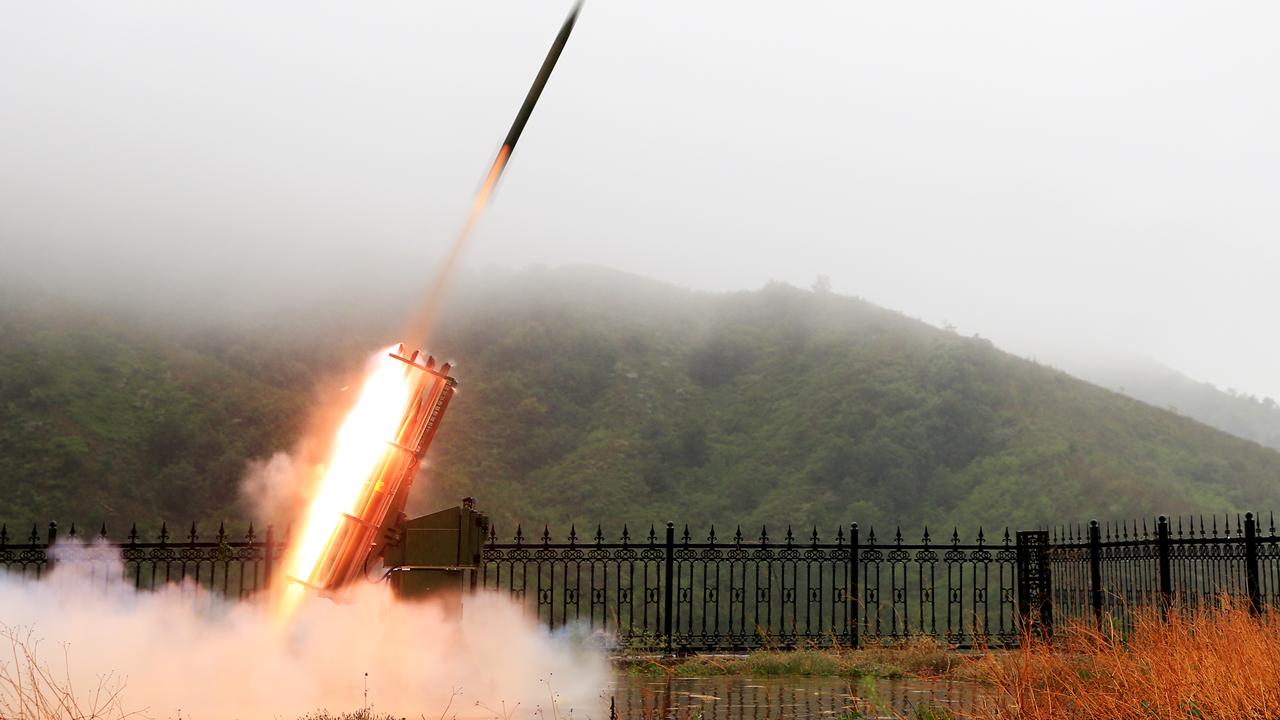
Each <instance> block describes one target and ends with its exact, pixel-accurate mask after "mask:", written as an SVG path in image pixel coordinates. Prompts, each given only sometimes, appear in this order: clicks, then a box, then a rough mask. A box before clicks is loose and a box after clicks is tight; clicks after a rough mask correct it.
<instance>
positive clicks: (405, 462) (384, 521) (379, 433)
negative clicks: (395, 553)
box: [282, 346, 456, 617]
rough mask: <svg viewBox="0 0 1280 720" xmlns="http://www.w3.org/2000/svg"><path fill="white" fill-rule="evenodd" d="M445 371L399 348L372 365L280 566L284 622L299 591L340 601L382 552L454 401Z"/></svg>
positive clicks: (452, 385) (442, 367) (447, 370)
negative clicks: (283, 582)
mask: <svg viewBox="0 0 1280 720" xmlns="http://www.w3.org/2000/svg"><path fill="white" fill-rule="evenodd" d="M448 372H449V365H448V364H445V365H443V366H441V367H440V368H436V367H435V361H434V360H433V359H431V358H427V360H426V361H425V363H420V362H419V361H418V353H416V352H415V353H413V355H410V356H407V357H406V356H405V355H404V346H400V347H399V348H398V349H397V348H388V349H387V351H386V352H384V353H380V354H379V355H378V356H377V357H376V358H375V359H374V366H373V368H372V370H371V372H370V373H369V375H368V377H367V378H366V379H365V381H364V384H363V386H362V387H361V388H360V393H359V396H358V397H357V399H356V403H355V405H354V406H353V407H352V409H351V411H350V412H349V413H347V416H346V418H345V419H344V420H343V422H342V425H341V427H339V429H338V434H337V437H336V438H335V441H334V447H333V450H332V453H331V456H330V461H329V464H328V467H327V468H326V470H325V473H324V476H323V478H321V480H320V484H319V486H318V488H317V492H316V495H315V497H314V498H313V499H312V501H311V504H310V506H309V507H308V509H307V514H306V518H305V519H304V522H303V525H302V532H301V534H300V536H299V538H298V542H297V543H296V546H295V549H294V550H293V551H292V552H291V554H290V556H289V557H288V559H287V560H286V563H285V567H286V568H287V570H286V575H287V577H288V579H289V580H290V581H291V582H290V583H289V585H288V587H287V588H286V590H285V595H284V597H283V598H282V615H283V616H286V617H287V616H288V615H289V614H290V613H291V612H292V611H293V609H294V608H295V607H296V606H297V603H298V601H299V600H300V599H301V595H302V594H303V590H304V588H312V589H315V590H317V591H319V592H321V593H323V594H327V595H331V596H332V595H338V594H340V593H341V592H342V590H343V588H345V587H346V586H347V585H349V584H350V583H351V581H352V580H354V579H356V578H357V577H359V576H360V575H361V574H362V573H363V572H364V571H365V565H366V563H367V562H368V560H370V559H372V558H376V557H377V556H378V555H379V554H380V553H381V551H382V548H383V545H384V542H385V537H386V535H387V533H388V532H389V531H390V530H391V528H392V527H393V526H394V525H395V524H396V523H398V522H399V521H400V519H401V516H402V514H403V512H404V506H405V502H406V500H407V498H408V493H409V489H410V488H411V487H412V485H413V479H414V476H416V475H417V472H418V463H419V461H420V460H421V459H422V456H423V455H424V454H425V453H426V450H427V447H428V446H429V445H430V443H431V439H432V438H433V437H434V436H435V432H436V430H437V429H439V427H440V418H441V416H442V415H443V414H444V411H445V409H446V408H447V407H448V405H449V400H450V399H451V398H452V396H453V392H454V387H455V385H456V383H455V382H454V380H453V378H451V377H449V376H448Z"/></svg>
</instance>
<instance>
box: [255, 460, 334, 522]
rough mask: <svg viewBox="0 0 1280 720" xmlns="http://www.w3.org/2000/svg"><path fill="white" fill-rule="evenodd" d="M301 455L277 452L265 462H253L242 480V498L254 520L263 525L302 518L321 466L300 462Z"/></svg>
mask: <svg viewBox="0 0 1280 720" xmlns="http://www.w3.org/2000/svg"><path fill="white" fill-rule="evenodd" d="M298 455H299V454H298V453H296V452H295V453H287V452H277V453H275V454H273V455H272V456H271V457H269V458H266V459H265V460H251V461H249V463H248V464H247V465H246V466H245V472H244V476H243V477H242V478H241V479H240V496H241V497H242V498H244V501H245V502H244V505H245V507H248V508H250V509H251V511H252V512H253V514H254V516H255V517H254V519H255V520H257V521H259V522H260V523H261V524H263V525H267V524H271V523H273V522H278V521H279V520H280V518H291V517H300V515H301V510H302V508H303V506H304V504H305V503H306V499H307V498H306V496H305V495H304V494H303V492H302V490H303V488H308V487H310V486H311V485H312V484H313V482H312V480H314V478H315V477H316V476H318V474H319V473H318V469H317V468H318V466H316V465H311V464H308V463H306V462H303V461H301V460H298V459H296V458H297V457H298Z"/></svg>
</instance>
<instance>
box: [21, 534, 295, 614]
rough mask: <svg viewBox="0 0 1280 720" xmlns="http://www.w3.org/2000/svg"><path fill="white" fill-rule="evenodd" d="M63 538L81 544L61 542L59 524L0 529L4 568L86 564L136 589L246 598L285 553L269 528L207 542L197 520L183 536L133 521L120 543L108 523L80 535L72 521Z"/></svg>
mask: <svg viewBox="0 0 1280 720" xmlns="http://www.w3.org/2000/svg"><path fill="white" fill-rule="evenodd" d="M65 537H67V538H71V539H78V540H81V541H82V544H76V543H64V544H61V545H58V546H57V547H56V548H55V547H54V546H55V544H56V543H57V541H58V539H59V536H58V525H57V523H49V525H48V528H47V529H46V531H45V532H44V533H41V531H40V529H39V528H38V527H32V528H31V533H30V534H29V535H27V536H26V537H25V540H26V542H15V540H17V539H16V538H13V537H11V536H10V535H9V528H8V526H4V527H0V571H3V572H5V573H8V574H11V575H13V574H16V575H21V576H25V577H30V578H37V579H38V578H40V577H41V576H42V575H44V574H45V573H46V572H48V570H49V568H50V567H51V566H52V565H53V564H55V563H64V562H72V563H76V564H78V565H82V566H84V567H85V569H87V570H88V572H89V573H90V574H91V577H94V578H101V579H102V580H103V581H104V582H107V581H108V580H110V579H112V578H111V575H112V574H114V573H121V576H120V579H122V580H123V581H124V582H126V583H128V584H130V585H132V586H133V587H135V588H137V589H147V590H154V589H156V588H157V587H160V586H163V585H166V584H169V583H184V582H191V583H194V584H196V585H199V586H202V587H204V588H207V589H210V590H213V591H215V592H218V593H220V594H222V595H224V596H226V597H232V598H240V599H247V598H250V597H253V596H256V595H258V593H259V591H261V590H264V589H266V588H267V587H268V585H269V583H270V581H271V577H272V574H273V573H272V566H273V563H274V561H275V560H276V559H277V558H279V557H280V556H281V554H282V553H283V551H284V547H285V542H277V541H276V539H275V531H274V529H273V528H271V527H268V528H267V532H266V536H265V537H262V538H259V537H258V535H257V533H255V532H254V529H253V525H250V526H249V530H248V532H247V533H245V534H244V535H243V536H242V537H233V536H231V535H228V534H227V532H226V529H225V527H224V526H219V527H218V531H217V532H216V533H214V534H213V535H212V536H211V537H210V538H209V539H207V540H204V539H202V538H201V536H200V534H199V533H198V531H197V529H196V526H195V524H192V525H191V529H190V530H189V531H188V532H186V533H184V534H182V535H181V536H174V535H171V533H170V532H169V527H168V525H167V524H162V525H161V526H160V530H159V531H158V532H156V533H155V535H153V536H150V537H148V536H147V535H144V534H143V533H140V532H139V531H138V526H137V525H136V524H135V525H134V526H133V527H132V528H131V529H130V531H129V534H128V535H127V536H126V537H125V538H124V539H123V540H121V541H112V540H110V539H108V537H107V529H106V526H102V528H101V529H100V530H99V531H98V532H97V533H93V534H88V535H86V534H80V533H77V532H76V528H75V526H74V525H72V526H71V528H70V531H69V532H67V533H66V535H65Z"/></svg>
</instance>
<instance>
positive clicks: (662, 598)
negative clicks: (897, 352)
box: [0, 513, 1280, 652]
mask: <svg viewBox="0 0 1280 720" xmlns="http://www.w3.org/2000/svg"><path fill="white" fill-rule="evenodd" d="M66 536H71V537H75V536H76V533H75V529H74V526H73V527H72V530H71V532H69V533H66ZM58 539H59V535H58V528H57V526H56V524H53V523H50V525H49V526H48V528H47V530H46V531H45V532H43V533H42V532H40V531H39V529H38V528H32V531H31V534H30V535H29V536H27V537H26V538H25V540H26V541H25V542H15V538H13V537H11V536H10V534H9V531H8V528H7V527H0V572H4V573H7V574H9V575H14V574H16V575H21V576H25V577H32V578H39V577H41V576H42V575H43V574H44V573H46V572H47V570H48V568H49V567H50V565H51V564H53V563H63V562H76V563H85V564H90V565H92V564H94V563H96V564H97V566H98V568H100V570H101V572H103V573H106V572H108V568H110V567H114V568H116V569H115V572H122V573H123V578H124V580H125V581H126V582H128V583H130V584H132V585H133V586H134V587H136V588H139V589H155V588H157V587H160V586H163V585H165V584H167V583H173V582H182V581H187V582H193V583H195V584H197V585H200V586H203V587H206V588H209V589H212V590H214V591H216V592H217V593H219V594H222V595H224V596H226V597H232V598H241V599H249V598H253V597H256V596H260V595H261V594H262V591H263V590H265V589H267V588H268V587H269V585H270V583H271V579H272V576H273V574H274V570H275V566H276V565H277V564H278V559H279V558H280V557H281V556H282V555H283V553H284V551H285V549H286V546H287V538H286V539H283V540H278V539H277V538H276V537H275V532H274V530H273V529H272V528H268V529H267V531H266V533H265V536H264V537H259V536H257V535H256V534H255V532H254V530H253V528H252V526H250V529H249V532H248V533H247V534H246V535H244V536H242V537H234V538H233V537H232V536H230V535H228V534H227V533H226V532H225V530H224V529H223V528H221V527H220V528H219V529H218V531H217V533H215V534H214V535H212V536H211V537H209V538H208V539H202V538H201V536H200V535H199V534H198V533H197V531H196V528H195V526H194V525H192V526H191V529H190V531H189V532H186V533H184V534H182V535H181V537H174V536H172V535H171V533H170V532H169V530H168V527H167V525H162V526H161V528H160V531H159V532H158V533H156V534H154V535H149V536H145V537H144V535H142V534H140V533H139V532H138V530H137V527H136V526H134V528H133V529H132V530H131V532H130V533H129V535H128V536H127V537H126V538H125V539H124V540H121V541H116V542H110V541H107V539H106V529H105V528H103V529H102V530H101V531H100V532H99V533H97V534H96V535H94V536H93V537H85V536H84V535H80V536H79V539H81V540H86V541H91V540H94V539H97V540H99V541H100V542H99V543H98V544H99V545H101V544H106V545H107V546H108V547H109V548H111V549H112V550H114V551H116V552H118V555H113V554H112V551H111V550H108V556H107V557H104V556H103V554H102V552H101V551H99V552H96V553H95V552H87V551H84V550H81V551H77V550H76V549H75V546H74V545H71V546H68V545H62V546H60V547H59V548H57V549H54V545H55V543H56V542H57V541H58ZM86 547H88V546H86ZM121 567H122V568H123V570H120V568H121ZM474 577H475V586H477V587H479V588H483V589H484V590H488V591H492V592H499V593H505V594H507V595H509V596H510V597H512V598H513V599H515V600H516V601H517V602H520V603H522V604H524V605H525V607H526V608H527V610H528V611H529V613H530V614H531V615H532V616H533V617H536V618H537V620H538V621H539V622H541V623H543V624H545V625H546V626H547V627H549V628H552V629H558V628H561V627H566V626H573V627H575V628H579V629H581V630H583V631H586V632H591V633H598V634H599V635H600V636H601V637H602V638H603V639H604V640H605V642H607V643H609V644H610V645H612V646H614V647H618V648H621V649H635V650H655V651H668V652H707V651H738V650H749V649H754V648H762V647H796V646H801V645H819V646H831V645H849V646H860V645H873V644H881V643H891V642H897V641H902V640H906V639H910V638H913V637H922V636H927V637H934V638H937V639H939V640H941V641H944V642H947V643H951V644H953V645H957V646H961V647H971V646H978V645H985V646H990V647H1001V646H1012V645H1016V644H1017V643H1018V642H1019V641H1020V640H1021V638H1022V637H1023V635H1024V633H1025V632H1026V631H1029V630H1032V629H1035V630H1037V631H1039V632H1043V633H1051V632H1052V629H1053V624H1054V622H1055V621H1057V622H1059V623H1061V622H1062V621H1064V620H1070V621H1086V622H1096V623H1098V624H1099V625H1105V626H1107V627H1110V628H1114V629H1117V630H1118V631H1120V632H1125V631H1127V630H1128V629H1130V628H1131V626H1132V622H1133V613H1134V611H1135V610H1138V609H1143V608H1145V609H1155V610H1158V611H1159V612H1162V613H1168V612H1181V611H1188V610H1190V611H1194V610H1196V609H1199V608H1205V607H1211V606H1215V605H1217V604H1220V603H1222V602H1223V601H1224V600H1225V601H1227V602H1238V603H1243V604H1246V605H1248V606H1249V607H1250V608H1252V610H1253V611H1254V612H1256V613H1259V614H1261V613H1268V612H1276V611H1277V610H1278V609H1280V537H1278V536H1277V535H1276V529H1275V523H1274V519H1273V518H1272V519H1271V520H1270V521H1269V522H1268V526H1267V528H1266V529H1265V531H1264V529H1263V528H1262V524H1261V523H1260V522H1258V520H1257V519H1256V518H1255V516H1254V515H1253V514H1252V513H1246V514H1245V515H1243V516H1236V517H1231V516H1217V517H1210V518H1208V519H1207V520H1206V519H1204V518H1196V519H1195V521H1194V522H1193V521H1192V520H1191V519H1190V518H1184V517H1178V518H1174V519H1173V520H1169V519H1167V518H1164V517H1159V518H1155V519H1154V520H1150V521H1142V522H1137V521H1135V522H1130V523H1115V524H1112V523H1107V524H1101V525H1100V524H1099V523H1097V522H1096V521H1094V522H1091V523H1090V524H1089V525H1087V526H1071V527H1068V526H1060V527H1057V528H1054V529H1052V530H1045V529H1040V530H1033V531H1019V532H1016V533H1011V532H1010V531H1009V530H1008V529H1005V530H1004V532H1003V533H1001V534H999V535H998V536H996V537H988V536H986V535H985V534H984V532H983V531H982V530H979V531H978V532H977V533H976V534H974V535H973V536H971V537H964V538H962V536H961V535H960V533H959V532H958V531H956V530H953V531H952V532H951V533H950V534H948V535H946V536H945V537H942V538H938V537H935V536H932V535H931V534H930V533H929V531H928V529H925V530H924V532H923V533H922V534H921V535H920V536H918V538H917V537H912V538H907V537H904V535H903V534H902V532H901V531H900V530H895V532H894V533H893V535H892V536H891V537H889V538H885V537H883V536H877V535H876V532H875V530H874V529H870V528H868V529H867V530H866V531H863V530H862V529H860V528H859V526H858V524H857V523H854V524H851V525H850V526H848V528H837V529H836V531H835V533H834V535H829V536H828V537H827V538H826V539H824V538H821V537H820V536H819V533H818V531H817V529H816V528H814V529H812V530H810V531H809V532H807V533H802V534H799V535H797V534H795V533H793V532H792V529H791V528H789V527H788V528H787V529H786V531H785V532H784V533H782V535H781V537H778V536H776V535H775V536H771V535H770V534H769V531H768V529H767V528H761V529H760V532H759V533H758V534H755V533H753V534H752V535H751V536H750V537H749V536H747V535H746V534H744V533H743V532H742V530H741V528H738V529H737V530H736V531H735V532H734V533H733V534H732V535H730V536H728V537H723V536H720V535H717V533H716V531H715V529H714V528H711V529H709V531H708V532H707V533H706V534H705V535H704V534H701V533H699V534H698V535H696V536H695V534H694V533H692V532H691V531H690V530H689V528H688V527H685V528H683V530H682V531H681V532H677V530H676V526H675V525H674V524H672V523H668V524H666V526H665V527H664V528H661V529H659V528H658V527H656V526H653V527H650V528H649V531H648V533H646V534H642V535H640V536H636V537H633V536H632V535H631V534H630V532H629V531H628V529H627V528H626V527H625V526H624V527H623V530H622V533H621V534H620V535H618V536H615V537H610V538H606V537H605V535H604V533H603V531H602V530H601V529H600V528H597V529H596V532H595V533H594V535H593V536H591V537H589V538H588V537H579V536H578V534H577V532H576V529H571V530H570V532H569V534H568V535H567V536H564V539H563V540H553V538H552V535H551V533H550V531H549V529H546V528H544V530H543V532H542V534H541V536H540V537H538V538H536V539H535V538H526V537H525V535H524V533H523V531H522V529H521V528H517V530H516V534H515V536H514V537H513V538H512V540H511V541H510V542H499V540H498V536H497V533H496V531H495V530H493V529H492V528H491V529H490V535H489V538H488V541H487V542H486V543H485V545H484V548H483V551H482V557H481V564H480V567H479V568H477V569H476V571H475V573H474Z"/></svg>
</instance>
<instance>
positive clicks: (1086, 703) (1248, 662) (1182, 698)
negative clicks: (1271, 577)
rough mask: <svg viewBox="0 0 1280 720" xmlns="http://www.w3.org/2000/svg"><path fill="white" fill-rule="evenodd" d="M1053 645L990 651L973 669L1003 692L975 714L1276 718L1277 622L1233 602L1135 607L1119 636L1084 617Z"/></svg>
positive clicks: (1279, 697) (1279, 701) (1279, 710)
mask: <svg viewBox="0 0 1280 720" xmlns="http://www.w3.org/2000/svg"><path fill="white" fill-rule="evenodd" d="M1057 636H1058V637H1057V639H1056V641H1055V643H1054V644H1052V645H1048V644H1045V643H1029V644H1028V645H1027V646H1026V647H1024V648H1023V649H1022V650H1020V651H1013V652H1003V653H992V654H989V655H988V656H987V657H985V658H983V659H982V661H981V662H980V663H979V667H980V668H981V670H982V675H983V676H984V677H985V678H986V680H988V681H989V682H991V683H992V684H993V685H995V686H996V688H997V689H998V690H999V691H1000V693H999V694H1000V695H1002V696H1003V697H999V698H993V700H992V702H990V703H989V704H988V705H987V706H986V707H984V708H980V709H979V711H978V712H976V713H975V717H980V718H988V719H994V718H1016V719H1018V720H1059V719H1063V718H1093V719H1106V718H1126V719H1128V718H1152V719H1160V720H1164V719H1168V720H1175V719H1176V720H1187V719H1188V718H1195V719H1198V720H1210V719H1217V718H1222V719H1223V720H1226V719H1228V718H1230V719H1231V720H1245V719H1253V718H1258V719H1261V718H1280V623H1272V624H1266V623H1263V622H1260V621H1258V620H1257V619H1256V618H1254V617H1253V616H1252V615H1250V614H1249V612H1248V611H1247V610H1245V609H1243V608H1241V607H1239V606H1235V607H1232V606H1226V607H1223V608H1220V609H1212V610H1205V611H1201V612H1198V613H1194V614H1177V613H1173V614H1171V615H1170V618H1169V621H1168V622H1167V623H1166V622H1162V621H1161V619H1160V618H1159V616H1158V615H1157V614H1156V613H1155V612H1154V611H1146V612H1139V613H1136V616H1135V623H1134V629H1133V632H1132V633H1131V634H1130V635H1129V637H1128V638H1126V639H1125V640H1124V641H1123V642H1121V641H1119V640H1117V639H1115V638H1112V637H1109V636H1108V635H1105V634H1103V633H1100V632H1099V631H1098V630H1097V629H1095V628H1093V627H1090V626H1089V625H1086V624H1074V625H1071V626H1068V627H1067V628H1065V629H1060V630H1058V631H1057Z"/></svg>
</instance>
